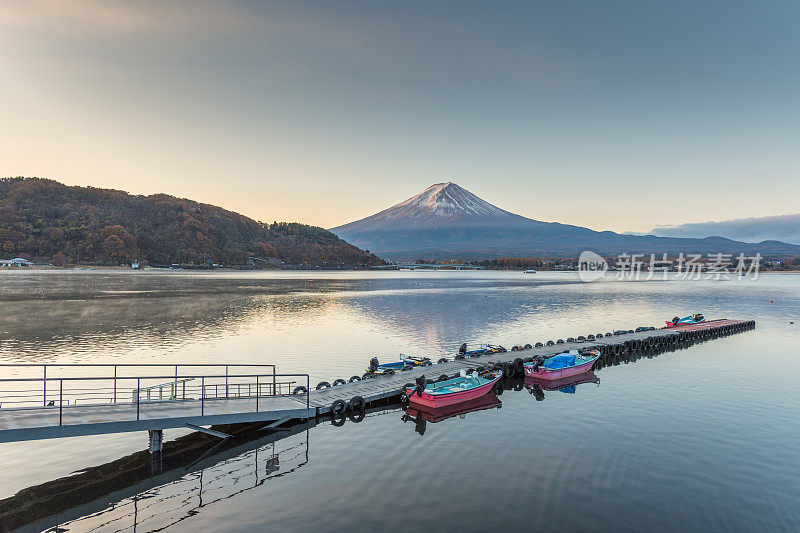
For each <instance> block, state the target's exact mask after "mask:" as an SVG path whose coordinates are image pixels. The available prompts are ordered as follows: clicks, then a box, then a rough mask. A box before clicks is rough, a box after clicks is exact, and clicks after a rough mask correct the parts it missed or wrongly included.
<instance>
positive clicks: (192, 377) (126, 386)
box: [0, 364, 311, 426]
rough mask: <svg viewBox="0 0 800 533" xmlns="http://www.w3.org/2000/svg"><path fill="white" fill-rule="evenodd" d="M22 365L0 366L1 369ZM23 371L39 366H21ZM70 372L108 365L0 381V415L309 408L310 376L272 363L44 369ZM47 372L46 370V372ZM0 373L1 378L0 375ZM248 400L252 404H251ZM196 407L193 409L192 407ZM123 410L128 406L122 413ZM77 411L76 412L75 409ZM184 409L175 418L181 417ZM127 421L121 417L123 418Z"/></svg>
mask: <svg viewBox="0 0 800 533" xmlns="http://www.w3.org/2000/svg"><path fill="white" fill-rule="evenodd" d="M9 366H15V367H20V366H23V365H7V364H3V365H0V369H2V368H3V367H9ZM24 366H28V367H36V366H44V365H24ZM47 366H48V367H50V368H51V370H52V367H53V366H64V367H70V368H73V369H74V368H78V367H91V366H101V367H102V366H108V367H112V370H113V372H112V375H111V376H96V375H89V376H62V377H45V375H44V374H45V372H46V370H44V369H43V371H42V377H11V378H6V377H3V378H0V411H9V410H11V409H14V410H26V411H31V410H42V409H46V410H50V409H58V425H59V426H61V425H64V416H65V414H69V412H70V411H72V410H73V409H75V408H76V407H86V406H92V405H94V406H98V407H99V406H103V405H106V406H109V407H111V406H117V407H114V408H115V409H120V411H119V415H120V416H121V417H123V418H122V419H121V420H131V419H133V413H132V411H133V410H132V409H130V407H133V406H134V405H135V413H136V414H135V420H140V419H141V416H142V409H143V408H145V407H146V406H152V405H156V404H169V403H172V404H175V405H178V404H180V405H184V406H187V405H197V406H198V407H199V413H198V414H199V415H201V416H204V415H205V414H206V410H207V404H208V402H219V401H225V400H231V401H235V402H232V403H231V405H230V406H226V409H232V410H234V412H239V413H249V412H259V411H260V410H261V409H262V407H264V406H265V402H264V401H263V400H264V399H267V398H276V397H286V396H292V397H294V398H295V400H299V401H300V402H302V401H303V396H304V397H305V398H304V399H305V402H304V403H305V407H306V409H309V408H310V404H311V402H310V390H311V386H310V385H311V384H310V379H311V378H310V376H309V375H308V374H278V373H276V372H275V365H246V364H242V365H47ZM136 366H146V367H162V368H163V367H170V369H173V370H174V372H173V373H171V374H156V375H136V376H127V375H124V376H123V375H120V372H118V367H126V368H128V369H129V368H131V367H136ZM184 366H187V367H195V368H196V367H215V366H216V367H225V373H218V374H214V373H212V374H196V373H192V374H182V373H179V372H178V371H177V369H178V368H179V367H184ZM249 366H253V367H269V368H270V369H271V372H269V373H243V374H238V373H237V374H233V373H231V372H230V370H229V369H230V368H241V367H249ZM51 374H52V372H51ZM4 375H6V374H5V373H4ZM251 402H252V403H251ZM198 404H199V405H198ZM124 406H128V408H127V409H126V408H125V407H124ZM81 411H82V410H81ZM184 415H185V411H184V412H183V413H182V414H181V415H180V416H184ZM125 417H127V418H125Z"/></svg>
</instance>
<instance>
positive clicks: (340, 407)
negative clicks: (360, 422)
mask: <svg viewBox="0 0 800 533" xmlns="http://www.w3.org/2000/svg"><path fill="white" fill-rule="evenodd" d="M346 411H347V404H346V403H344V400H342V399H341V398H340V399H338V400H334V402H333V403H332V404H331V415H333V416H341V415H343V414H344V413H345V412H346Z"/></svg>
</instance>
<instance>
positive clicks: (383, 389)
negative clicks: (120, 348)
mask: <svg viewBox="0 0 800 533" xmlns="http://www.w3.org/2000/svg"><path fill="white" fill-rule="evenodd" d="M754 327H755V322H754V321H742V320H727V319H724V320H714V321H709V322H703V323H700V324H692V325H686V326H681V327H677V328H669V329H666V328H664V329H649V330H645V331H638V332H625V333H620V334H617V335H606V334H603V336H602V337H595V338H592V336H590V335H587V336H586V337H587V338H586V339H585V340H583V339H582V337H578V340H570V341H569V342H558V343H555V344H552V345H546V344H545V345H542V346H538V347H537V346H535V345H534V346H532V347H530V348H528V349H521V350H509V351H506V352H499V353H493V354H488V355H483V356H480V357H469V358H465V359H457V360H451V361H448V362H444V363H438V364H433V365H431V366H426V367H417V368H413V369H411V370H407V371H404V372H398V373H396V374H394V375H391V376H379V377H375V378H371V379H363V380H360V381H354V382H352V383H346V384H344V385H339V386H336V387H328V388H322V389H319V390H316V389H313V388H312V387H311V386H310V385H311V384H310V383H309V377H308V375H307V374H277V373H276V372H275V369H274V366H272V365H263V366H269V367H271V371H270V372H268V373H267V372H265V373H249V374H230V373H229V372H228V368H227V366H226V369H225V374H224V375H223V374H221V373H218V374H212V375H197V374H189V373H184V374H181V373H179V369H178V366H175V371H174V372H173V373H172V374H170V375H162V376H158V375H156V376H152V375H148V376H144V377H142V376H136V377H131V376H124V377H120V376H118V374H117V367H116V366H115V368H114V376H113V378H111V377H107V376H100V377H96V376H95V377H68V378H64V377H53V376H52V370H51V375H50V376H49V377H43V378H26V379H15V378H3V379H0V385H2V387H0V388H1V389H2V390H0V401H2V400H3V396H2V395H3V394H7V393H8V390H11V389H9V388H8V386H9V385H20V384H22V385H25V386H26V387H28V388H27V389H25V391H26V392H27V393H29V394H27V395H23V396H24V397H25V398H29V397H30V396H31V395H32V394H33V395H38V396H37V397H39V398H41V397H42V396H43V398H42V399H41V400H35V401H37V402H39V405H33V406H32V405H30V402H31V400H25V401H26V402H28V403H23V402H18V403H19V404H20V405H21V406H20V407H15V406H14V405H16V404H13V403H12V404H11V405H12V406H11V407H8V405H9V404H8V402H5V403H2V404H0V442H12V441H25V440H37V439H48V438H58V437H67V436H77V435H94V434H104V433H119V432H126V431H142V430H149V431H151V432H153V431H158V432H160V431H162V430H164V429H169V428H179V427H196V426H207V425H218V424H235V423H244V422H259V421H264V422H273V423H275V426H277V425H279V424H280V423H282V421H289V420H298V419H309V418H314V417H317V416H319V415H324V414H327V413H330V410H331V405H332V404H333V403H334V402H335V401H336V400H342V401H344V402H345V403H346V404H349V402H350V401H351V400H352V399H353V398H355V397H357V396H360V397H361V398H363V400H364V401H365V403H366V404H370V403H372V402H376V401H379V400H384V399H387V398H394V397H397V396H398V395H399V394H400V389H401V387H402V386H403V385H404V384H406V383H411V382H414V380H415V379H416V378H417V377H419V376H421V375H425V376H426V377H427V378H431V379H436V378H438V377H439V376H441V375H448V376H453V375H455V374H458V373H459V372H461V371H462V370H469V369H474V368H476V367H480V366H487V365H492V366H496V367H497V366H499V365H502V366H503V368H504V371H506V372H513V369H508V368H506V367H508V366H513V365H511V364H510V363H512V362H513V361H514V360H515V359H516V358H522V359H523V360H525V359H528V360H529V359H530V358H533V357H536V356H552V355H555V354H558V353H562V352H564V351H566V350H573V349H575V350H577V349H582V348H587V347H597V348H599V349H600V350H601V353H602V357H611V356H614V355H619V354H622V353H632V352H636V351H641V350H645V349H651V348H654V347H656V348H667V349H669V348H672V349H677V348H680V347H685V346H689V345H691V344H693V343H695V342H698V341H703V340H709V339H712V338H717V337H721V336H726V335H730V334H734V333H739V332H743V331H746V330H749V329H752V328H754ZM542 344H544V343H542ZM95 366H101V365H95ZM165 366H166V365H165ZM179 366H181V367H185V366H191V365H179ZM206 366H211V365H206ZM229 366H235V365H229ZM242 366H244V365H242ZM251 366H258V365H251ZM45 375H46V370H45ZM111 379H113V396H111V392H110V390H111V389H110V385H109V383H110V380H111ZM132 380H136V382H135V385H134V384H132ZM87 381H88V382H89V384H90V385H91V386H90V387H88V390H93V387H95V388H96V390H101V389H102V390H104V391H105V392H104V393H103V394H105V395H106V396H103V395H100V398H105V399H98V397H95V400H94V401H93V400H92V399H89V400H88V401H87V400H86V399H85V398H81V399H80V401H79V397H78V396H79V395H80V394H85V392H83V393H82V392H80V391H86V390H87V387H86V384H87ZM73 383H75V384H76V385H75V386H73V387H72V388H71V387H70V386H71V385H72V384H73ZM78 383H82V384H83V388H79V387H78V386H77V384H78ZM99 383H103V385H102V387H100V385H99ZM149 383H156V384H155V385H152V384H149ZM65 384H66V385H65ZM95 384H97V385H95ZM299 384H303V386H305V387H306V389H309V390H306V391H303V392H301V393H299V394H293V391H294V390H295V389H296V388H297V386H299ZM143 385H144V386H143ZM54 387H57V388H56V389H55V390H56V391H57V393H55V392H53V388H54ZM17 388H18V389H19V388H20V387H17ZM42 388H43V389H44V390H43V392H44V394H43V395H42ZM12 389H13V387H12ZM14 390H16V389H14ZM153 391H157V392H158V397H157V398H156V397H155V394H154V392H153ZM48 394H49V396H48ZM54 394H55V397H54ZM107 397H108V398H112V399H111V400H109V399H108V398H107ZM70 398H71V399H70ZM151 437H152V436H151ZM151 440H152V439H151Z"/></svg>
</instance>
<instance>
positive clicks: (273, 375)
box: [272, 365, 278, 396]
mask: <svg viewBox="0 0 800 533" xmlns="http://www.w3.org/2000/svg"><path fill="white" fill-rule="evenodd" d="M275 379H276V377H275V365H272V395H273V396H277V395H278V391H277V390H276V389H275V387H276V383H275Z"/></svg>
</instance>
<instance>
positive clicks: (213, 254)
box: [0, 178, 381, 267]
mask: <svg viewBox="0 0 800 533" xmlns="http://www.w3.org/2000/svg"><path fill="white" fill-rule="evenodd" d="M0 256H2V257H4V258H11V257H17V256H22V257H27V258H31V259H37V260H39V261H52V262H55V263H57V264H58V263H64V262H67V263H79V264H80V263H83V264H108V265H111V264H121V263H130V262H131V261H132V260H134V259H137V258H138V259H139V260H140V261H141V260H146V261H148V262H150V263H151V264H161V265H164V264H167V265H168V264H172V263H183V264H188V263H195V264H208V263H218V264H224V265H244V264H247V263H248V262H249V260H250V259H255V264H256V265H257V266H258V265H261V264H269V262H270V261H271V262H272V263H274V264H279V263H280V261H284V262H285V263H289V264H294V265H300V264H306V265H314V266H316V265H320V266H330V267H336V266H346V267H355V266H361V265H370V264H377V263H380V262H381V260H380V259H378V258H377V257H375V256H374V255H372V254H370V253H368V252H365V251H364V250H361V249H359V248H356V247H355V246H353V245H351V244H348V243H347V242H345V241H343V240H342V239H340V238H338V237H337V236H336V235H334V234H333V233H331V232H329V231H327V230H324V229H322V228H318V227H314V226H306V225H304V224H296V223H285V222H280V223H273V224H264V223H261V222H257V221H255V220H252V219H250V218H247V217H245V216H243V215H240V214H238V213H233V212H231V211H226V210H225V209H222V208H220V207H216V206H213V205H208V204H201V203H198V202H193V201H191V200H186V199H182V198H175V197H173V196H168V195H166V194H154V195H151V196H134V195H131V194H128V193H126V192H124V191H117V190H111V189H96V188H93V187H68V186H66V185H63V184H61V183H58V182H57V181H53V180H49V179H41V178H2V179H0Z"/></svg>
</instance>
